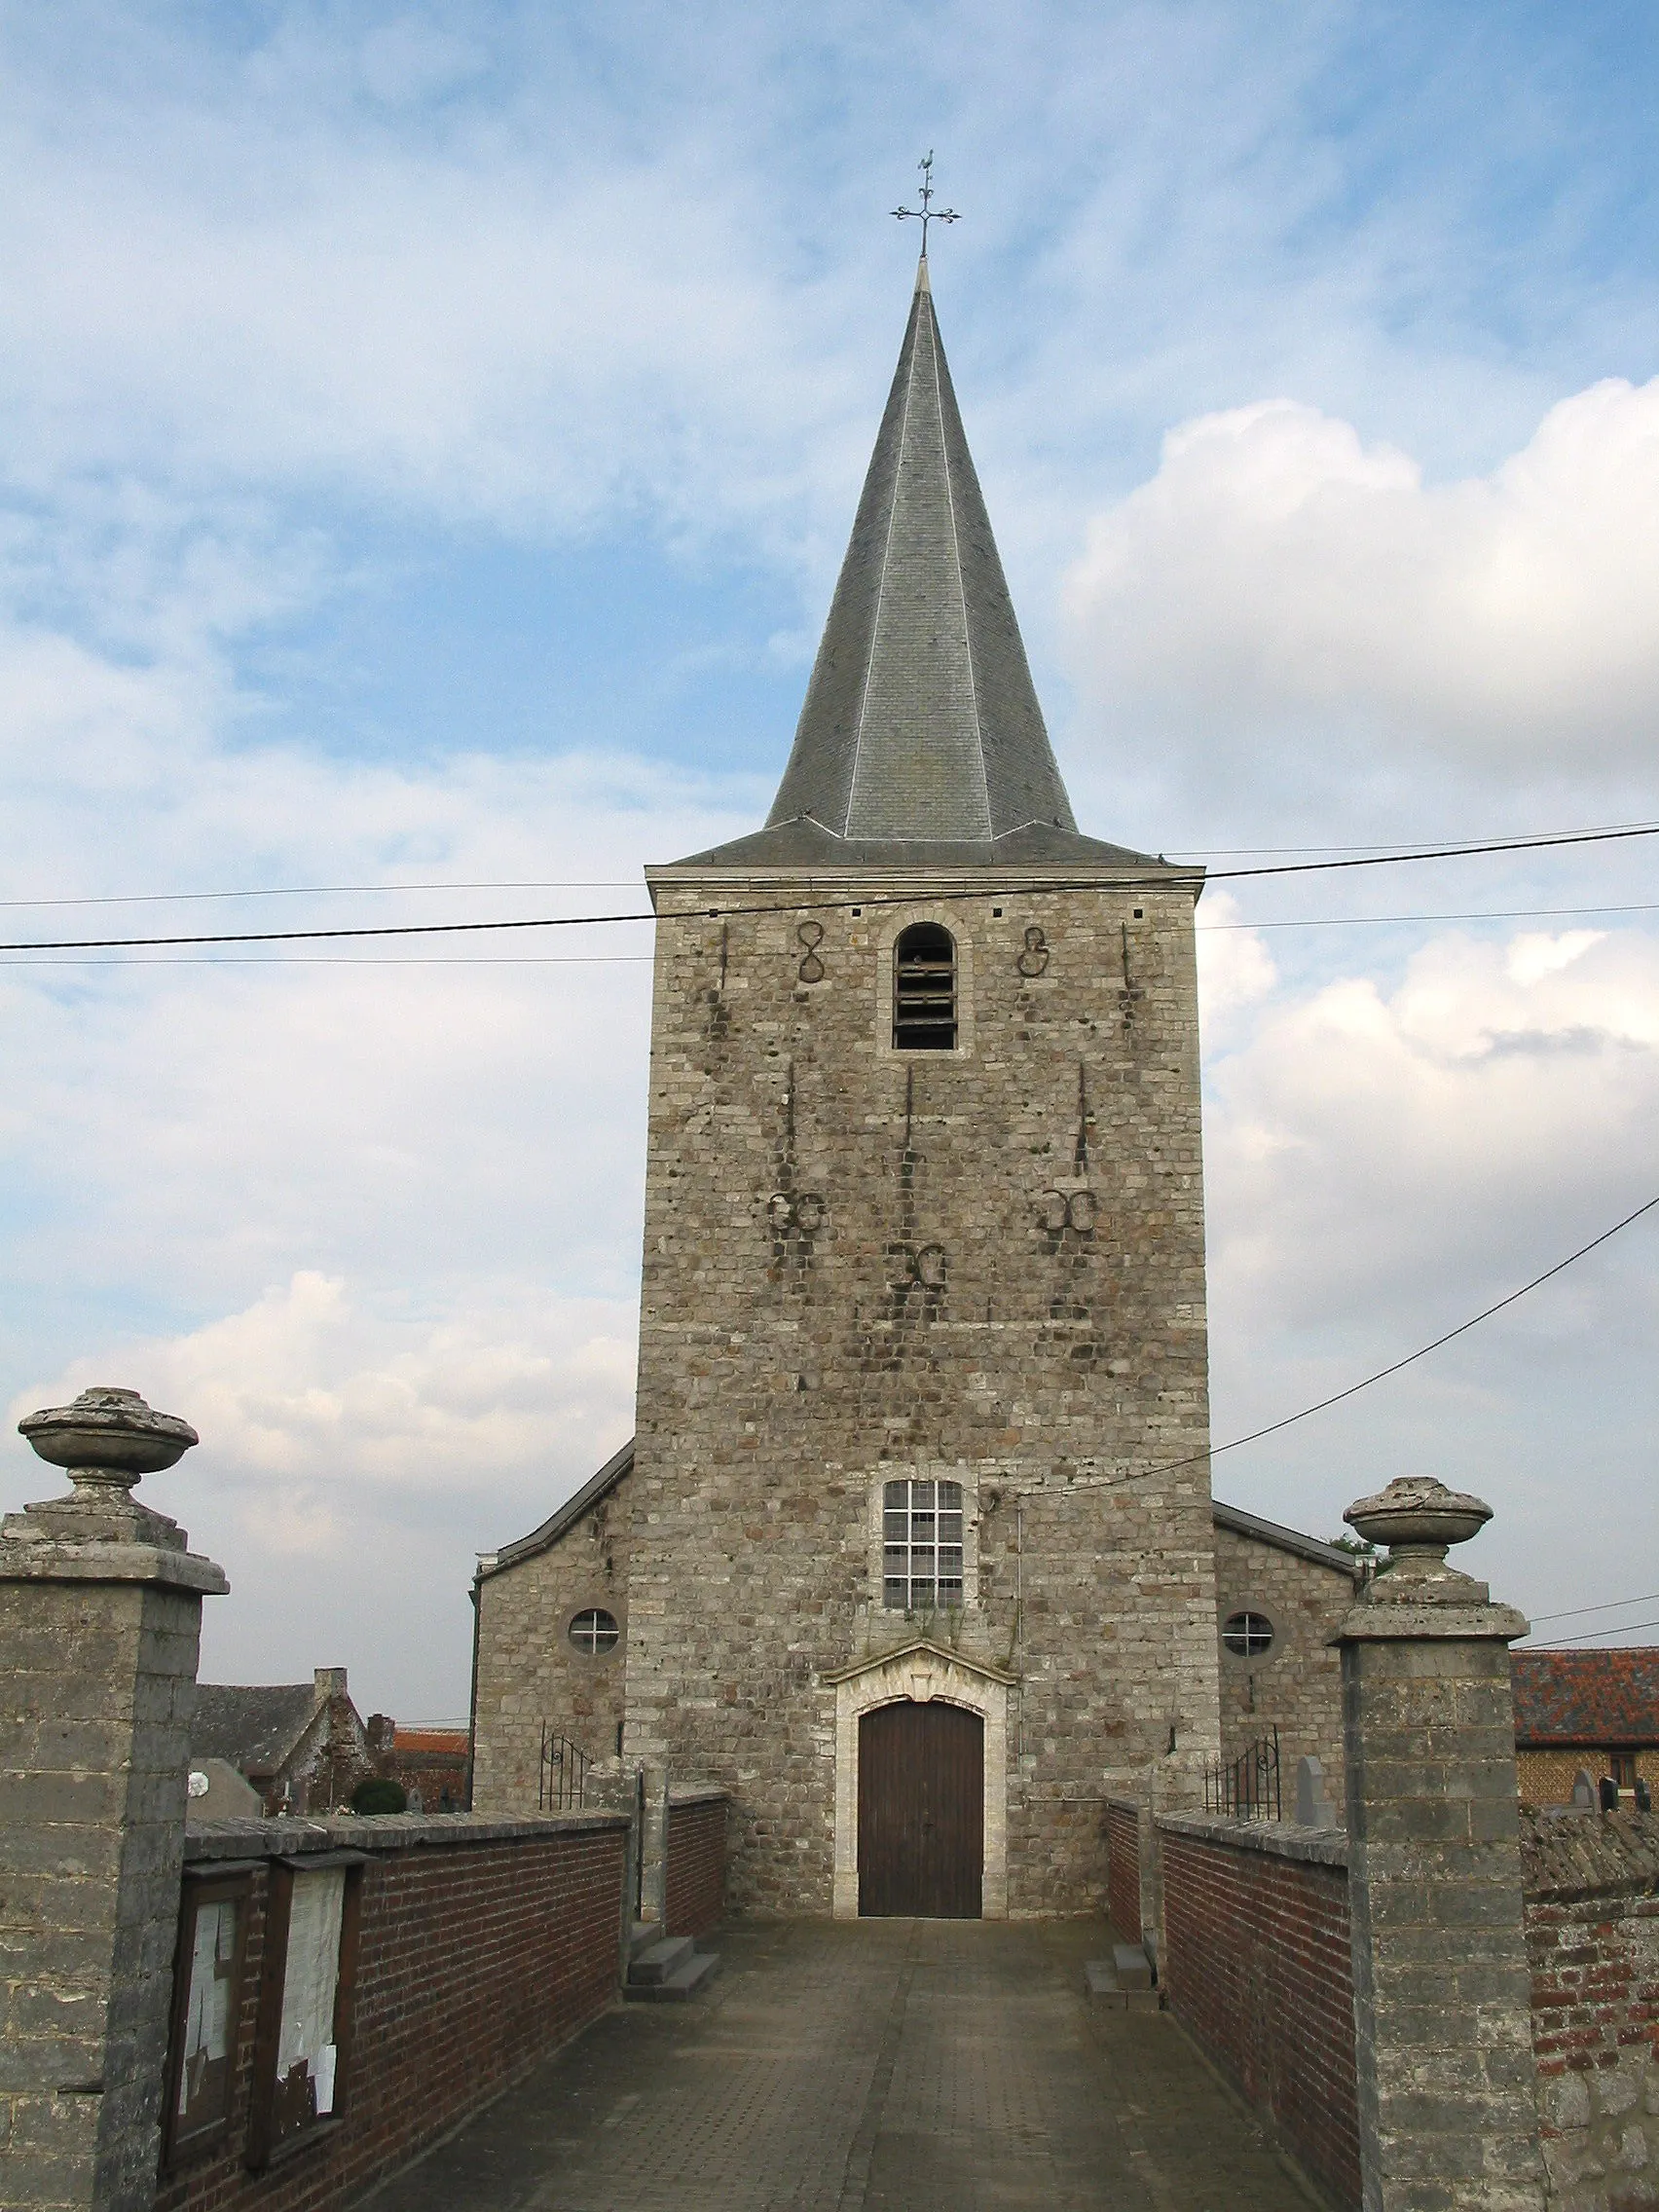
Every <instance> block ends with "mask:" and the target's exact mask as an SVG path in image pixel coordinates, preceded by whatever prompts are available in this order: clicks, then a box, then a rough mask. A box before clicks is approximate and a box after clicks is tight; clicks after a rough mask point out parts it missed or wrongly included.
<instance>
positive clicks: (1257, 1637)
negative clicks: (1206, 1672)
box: [1221, 1613, 1273, 1659]
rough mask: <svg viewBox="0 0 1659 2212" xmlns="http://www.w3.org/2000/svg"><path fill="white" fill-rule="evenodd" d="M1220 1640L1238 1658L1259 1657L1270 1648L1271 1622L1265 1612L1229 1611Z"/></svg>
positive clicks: (1271, 1636) (1271, 1639) (1271, 1637)
mask: <svg viewBox="0 0 1659 2212" xmlns="http://www.w3.org/2000/svg"><path fill="white" fill-rule="evenodd" d="M1221 1641H1222V1642H1223V1643H1225V1644H1226V1646H1227V1648H1228V1650H1229V1651H1231V1652H1232V1653H1233V1654H1234V1655H1235V1657H1236V1658H1239V1659H1260V1658H1261V1656H1262V1654H1263V1653H1264V1652H1265V1651H1269V1650H1271V1649H1272V1641H1273V1624H1272V1621H1271V1620H1269V1618H1268V1616H1267V1614H1266V1613H1229V1614H1228V1616H1227V1618H1226V1620H1225V1621H1223V1623H1222V1625H1221Z"/></svg>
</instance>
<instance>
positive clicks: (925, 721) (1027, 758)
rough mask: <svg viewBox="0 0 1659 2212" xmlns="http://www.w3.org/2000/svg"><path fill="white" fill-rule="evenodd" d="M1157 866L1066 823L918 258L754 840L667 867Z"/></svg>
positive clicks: (1063, 798) (1065, 801)
mask: <svg viewBox="0 0 1659 2212" xmlns="http://www.w3.org/2000/svg"><path fill="white" fill-rule="evenodd" d="M999 862H1001V863H1009V864H1018V863H1022V862H1023V863H1028V864H1033V865H1050V864H1059V865H1064V864H1066V863H1075V864H1076V865H1078V866H1080V867H1085V866H1087V867H1088V868H1090V869H1092V870H1097V869H1099V868H1100V867H1102V866H1108V867H1110V866H1124V865H1125V864H1127V865H1131V866H1134V867H1135V868H1136V869H1137V871H1138V870H1144V869H1146V868H1149V867H1150V868H1154V869H1156V868H1158V867H1160V866H1162V865H1164V864H1162V863H1161V862H1159V861H1156V860H1153V859H1150V858H1149V856H1147V855H1146V854H1144V853H1136V852H1132V851H1131V850H1129V849H1128V848H1127V847H1126V846H1123V845H1112V844H1105V843H1103V842H1102V841H1101V840H1100V839H1098V838H1095V837H1086V836H1085V835H1083V833H1082V832H1081V831H1080V830H1079V829H1078V827H1077V823H1076V821H1075V819H1074V818H1073V815H1072V807H1071V800H1070V799H1069V798H1068V796H1067V795H1066V788H1065V784H1064V782H1063V781H1062V780H1061V776H1060V771H1059V767H1058V765H1057V764H1056V762H1055V759H1054V755H1053V749H1052V747H1051V745H1050V743H1049V733H1048V730H1047V728H1046V727H1045V725H1044V721H1043V710H1042V708H1041V707H1040V706H1039V705H1038V703H1037V691H1036V686H1035V685H1034V684H1033V682H1032V681H1031V669H1030V665H1029V663H1028V662H1027V660H1026V657H1025V645H1024V641H1023V640H1022V639H1021V637H1020V634H1019V623H1018V621H1017V619H1016V618H1015V615H1014V602H1013V600H1012V599H1011V597H1010V596H1009V588H1008V580H1007V578H1006V576H1005V575H1004V574H1003V566H1002V560H1001V557H1000V555H999V554H998V552H997V544H996V538H995V536H994V535H993V534H992V531H991V521H990V516H989V514H988V513H987V512H986V509H985V500H984V495H983V493H982V492H981V491H980V489H979V479H978V476H977V472H976V470H975V467H974V460H973V456H972V454H971V453H970V452H969V450H968V439H967V435H966V433H965V432H964V430H963V427H962V417H961V414H960V412H959V411H958V408H957V404H956V393H955V391H954V389H953V388H952V386H951V381H950V370H949V366H948V364H947V363H946V361H945V357H944V347H943V345H942V343H941V342H940V334H939V322H938V318H937V317H936V315H935V313H934V303H933V291H932V286H931V284H930V282H929V278H928V263H927V256H926V255H925V254H924V255H923V256H922V260H921V263H920V266H919V268H918V270H917V273H916V289H915V295H914V297H913V299H912V300H911V303H910V318H909V322H908V325H907V326H906V328H905V332H904V343H903V347H902V348H901V350H900V354H899V366H898V370H897V372H896V373H895V375H894V379H893V388H892V390H891V391H890V392H889V394H888V399H887V408H886V412H885V413H884V415H883V416H882V419H881V427H880V429H879V431H878V432H877V435H876V441H875V450H874V452H873V454H872V455H871V457H870V463H869V469H868V473H867V474H866V478H865V485H864V493H863V496H862V498H860V500H859V505H858V513H857V516H856V517H855V519H854V523H853V534H852V537H851V540H850V542H849V544H848V546H847V552H846V558H845V559H844V560H843V562H842V564H841V573H840V577H839V580H838V581H837V583H836V585H835V595H834V598H833V600H832V601H831V602H830V615H829V619H828V621H827V622H826V624H825V627H824V637H823V641H822V643H821V644H820V645H819V648H818V658H817V660H816V661H815V663H814V665H813V670H812V679H811V682H809V683H808V685H807V691H806V703H805V705H804V706H803V707H802V709H801V715H800V721H799V724H798V726H797V728H796V730H795V738H794V746H793V751H792V752H791V754H790V758H789V764H788V766H787V767H786V768H785V770H784V779H783V782H782V783H781V784H780V785H779V787H778V795H777V798H776V800H775V801H774V802H773V806H772V811H771V813H770V815H769V816H768V817H767V821H766V826H765V828H764V829H763V830H756V831H754V832H753V833H752V834H751V835H749V836H745V837H738V838H734V839H733V840H732V841H731V842H730V843H729V844H724V845H719V846H716V847H715V848H714V849H713V850H712V851H709V852H704V853H694V854H692V855H691V856H690V857H689V859H688V860H686V861H682V862H678V863H676V864H675V865H676V866H682V867H684V866H698V865H706V866H730V867H749V866H755V867H760V866H784V867H796V866H806V867H810V866H828V865H838V866H856V867H864V866H904V865H916V864H918V863H919V864H922V865H925V866H945V867H950V866H994V865H996V864H997V863H999Z"/></svg>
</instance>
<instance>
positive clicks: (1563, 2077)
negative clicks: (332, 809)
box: [1521, 1812, 1659, 2212]
mask: <svg viewBox="0 0 1659 2212" xmlns="http://www.w3.org/2000/svg"><path fill="white" fill-rule="evenodd" d="M1521 1850H1522V1858H1523V1862H1524V1863H1525V1866H1526V1870H1527V1949H1528V1954H1529V1957H1530V1962H1531V1968H1532V2048H1533V2053H1534V2055H1535V2058H1536V2061H1537V2068H1538V2116H1539V2120H1540V2124H1541V2130H1542V2135H1543V2149H1544V2162H1545V2165H1546V2167H1547V2168H1548V2172H1549V2181H1550V2203H1551V2205H1552V2207H1554V2208H1555V2212H1637V2208H1638V2207H1640V2206H1650V2205H1654V2204H1659V1815H1655V1814H1651V1813H1636V1812H1619V1813H1613V1814H1607V1815H1603V1814H1601V1813H1590V1814H1578V1815H1573V1814H1568V1815H1565V1816H1561V1817H1558V1818H1553V1819H1552V1818H1550V1817H1549V1816H1548V1815H1544V1816H1539V1815H1537V1814H1531V1813H1524V1814H1523V1815H1522V1820H1521Z"/></svg>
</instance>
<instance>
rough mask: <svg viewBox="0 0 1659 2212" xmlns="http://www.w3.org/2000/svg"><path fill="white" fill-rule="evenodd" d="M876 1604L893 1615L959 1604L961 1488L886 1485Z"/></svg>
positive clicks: (954, 1486) (927, 1484) (944, 1484)
mask: <svg viewBox="0 0 1659 2212" xmlns="http://www.w3.org/2000/svg"><path fill="white" fill-rule="evenodd" d="M881 1503H882V1513H881V1556H882V1585H881V1591H882V1594H881V1602H882V1604H884V1605H885V1606H887V1607H889V1608H890V1609H891V1610H893V1611H896V1612H906V1613H907V1612H912V1611H915V1610H918V1609H922V1610H926V1609H928V1608H931V1607H933V1606H936V1605H941V1606H950V1605H960V1604H961V1603H962V1485H961V1484H960V1483H914V1482H902V1483H888V1484H887V1485H886V1487H885V1489H884V1490H883V1492H882V1500H881Z"/></svg>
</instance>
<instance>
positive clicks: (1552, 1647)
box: [1520, 1621, 1659, 1651]
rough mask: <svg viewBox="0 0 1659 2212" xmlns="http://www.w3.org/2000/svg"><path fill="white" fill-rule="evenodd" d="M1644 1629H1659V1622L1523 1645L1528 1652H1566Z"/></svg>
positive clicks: (1630, 1623) (1588, 1631)
mask: <svg viewBox="0 0 1659 2212" xmlns="http://www.w3.org/2000/svg"><path fill="white" fill-rule="evenodd" d="M1644 1628H1659V1621H1626V1622H1625V1623H1624V1625H1623V1626H1622V1627H1620V1628H1588V1629H1586V1630H1585V1632H1584V1634H1583V1636H1582V1637H1581V1638H1580V1637H1571V1636H1552V1637H1551V1638H1550V1639H1549V1641H1547V1642H1545V1643H1531V1644H1522V1645H1521V1646H1520V1648H1521V1649H1522V1650H1526V1651H1564V1650H1567V1649H1569V1648H1570V1647H1571V1646H1572V1645H1573V1644H1575V1643H1578V1642H1585V1643H1588V1642H1589V1641H1590V1640H1591V1639H1592V1638H1593V1637H1598V1636H1635V1635H1637V1634H1638V1633H1639V1632H1640V1631H1641V1630H1642V1629H1644Z"/></svg>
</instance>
